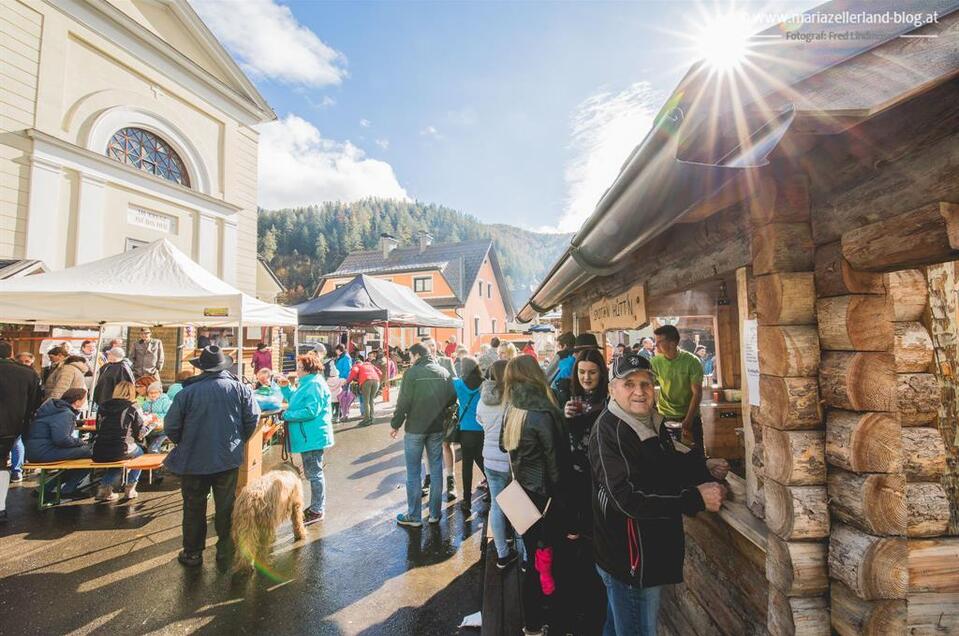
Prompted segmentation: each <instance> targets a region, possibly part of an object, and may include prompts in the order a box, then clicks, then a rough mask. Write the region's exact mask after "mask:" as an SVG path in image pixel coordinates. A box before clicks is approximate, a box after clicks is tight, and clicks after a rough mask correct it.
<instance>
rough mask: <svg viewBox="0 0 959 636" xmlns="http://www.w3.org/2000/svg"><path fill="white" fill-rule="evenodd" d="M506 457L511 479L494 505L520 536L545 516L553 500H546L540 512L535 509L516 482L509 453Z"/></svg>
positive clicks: (531, 501)
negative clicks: (497, 506) (496, 505)
mask: <svg viewBox="0 0 959 636" xmlns="http://www.w3.org/2000/svg"><path fill="white" fill-rule="evenodd" d="M506 457H507V458H509V470H510V474H511V475H512V477H513V479H512V481H510V482H509V484H507V485H506V488H504V489H503V490H501V491H500V493H499V494H498V495H496V503H497V504H498V505H499V508H500V510H502V511H503V514H504V515H506V518H507V519H509V522H510V525H512V526H513V529H514V530H516V532H517V534H519V535H520V536H522V535H524V534H526V531H527V530H529V529H530V528H532V527H533V525H534V524H535V523H536V522H537V521H539V520H540V519H542V518H543V517H544V516H546V511H547V510H549V504H550V503H551V502H552V501H553V498H552V497H550V498H549V499H547V500H546V505H545V506H543V510H542V512H540V509H539V508H537V507H536V504H535V503H533V500H532V499H530V496H529V493H527V492H526V489H525V488H523V487H522V486H521V485H520V483H519V481H517V480H516V471H515V470H513V458H512V457H511V456H510V454H509V452H507V453H506Z"/></svg>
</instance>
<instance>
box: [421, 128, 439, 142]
mask: <svg viewBox="0 0 959 636" xmlns="http://www.w3.org/2000/svg"><path fill="white" fill-rule="evenodd" d="M420 135H421V136H423V137H432V138H433V139H442V138H443V135H441V134H440V131H438V130H437V129H436V126H426V127H425V128H423V130H421V131H420Z"/></svg>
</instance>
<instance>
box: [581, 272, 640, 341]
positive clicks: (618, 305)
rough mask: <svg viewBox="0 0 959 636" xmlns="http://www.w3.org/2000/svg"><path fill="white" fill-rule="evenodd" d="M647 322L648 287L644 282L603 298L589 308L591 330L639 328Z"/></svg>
mask: <svg viewBox="0 0 959 636" xmlns="http://www.w3.org/2000/svg"><path fill="white" fill-rule="evenodd" d="M646 322H647V318H646V289H645V287H644V286H643V284H642V283H640V284H638V285H633V286H632V287H630V288H629V291H627V292H625V293H622V294H618V295H616V296H613V297H611V298H603V299H602V300H598V301H596V302H595V303H593V304H592V305H591V306H590V308H589V330H590V331H606V330H607V329H639V328H640V327H642V326H643V325H645V324H646Z"/></svg>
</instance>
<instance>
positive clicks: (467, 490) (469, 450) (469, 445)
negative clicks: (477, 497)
mask: <svg viewBox="0 0 959 636" xmlns="http://www.w3.org/2000/svg"><path fill="white" fill-rule="evenodd" d="M460 453H461V454H462V456H463V501H466V502H468V501H469V500H470V497H471V496H472V494H473V464H476V465H477V466H478V467H479V469H480V472H481V473H483V474H484V475H485V474H486V473H485V471H484V470H483V431H460Z"/></svg>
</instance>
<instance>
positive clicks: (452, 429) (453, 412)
mask: <svg viewBox="0 0 959 636" xmlns="http://www.w3.org/2000/svg"><path fill="white" fill-rule="evenodd" d="M440 417H442V418H443V441H444V442H448V443H453V442H459V441H460V418H459V413H458V412H457V405H456V402H453V403H452V404H450V405H449V406H447V407H446V408H445V409H443V413H442V414H441V415H440Z"/></svg>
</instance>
